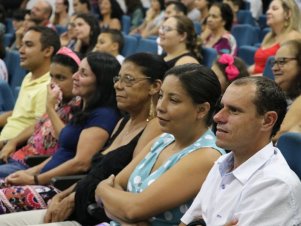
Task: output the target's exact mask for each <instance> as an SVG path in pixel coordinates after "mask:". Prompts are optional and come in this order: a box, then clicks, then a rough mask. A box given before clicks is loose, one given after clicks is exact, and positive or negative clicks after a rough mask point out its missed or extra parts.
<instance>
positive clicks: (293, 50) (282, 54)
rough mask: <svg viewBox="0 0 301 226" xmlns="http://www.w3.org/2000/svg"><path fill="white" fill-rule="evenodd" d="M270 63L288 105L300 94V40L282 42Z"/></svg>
mask: <svg viewBox="0 0 301 226" xmlns="http://www.w3.org/2000/svg"><path fill="white" fill-rule="evenodd" d="M272 65H273V67H272V70H273V73H274V76H275V81H276V83H277V84H278V85H279V86H280V87H281V89H282V90H283V91H284V92H285V94H286V98H287V101H288V104H289V105H290V104H291V103H292V102H293V101H294V100H295V99H296V98H297V97H298V96H299V95H300V94H301V40H300V39H299V40H291V41H288V42H285V43H283V44H282V45H281V47H280V49H278V51H277V52H276V55H275V60H274V61H273V62H272Z"/></svg>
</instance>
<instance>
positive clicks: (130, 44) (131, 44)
mask: <svg viewBox="0 0 301 226" xmlns="http://www.w3.org/2000/svg"><path fill="white" fill-rule="evenodd" d="M123 37H124V46H123V48H122V51H121V55H123V56H124V57H127V56H129V55H131V54H133V53H135V52H136V49H137V46H138V40H137V38H136V37H134V36H131V35H124V36H123Z"/></svg>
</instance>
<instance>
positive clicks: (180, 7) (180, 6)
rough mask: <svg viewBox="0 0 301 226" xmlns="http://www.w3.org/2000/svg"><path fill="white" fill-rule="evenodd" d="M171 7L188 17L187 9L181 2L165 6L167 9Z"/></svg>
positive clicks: (171, 2) (169, 3)
mask: <svg viewBox="0 0 301 226" xmlns="http://www.w3.org/2000/svg"><path fill="white" fill-rule="evenodd" d="M169 5H173V6H174V8H175V10H176V11H177V12H182V13H183V14H184V15H185V16H186V15H187V7H186V6H185V5H184V4H183V3H182V2H180V1H168V2H167V3H166V4H165V8H166V7H167V6H169Z"/></svg>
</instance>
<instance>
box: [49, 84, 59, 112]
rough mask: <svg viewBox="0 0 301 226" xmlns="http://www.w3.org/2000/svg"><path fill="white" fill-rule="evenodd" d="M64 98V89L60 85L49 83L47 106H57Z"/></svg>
mask: <svg viewBox="0 0 301 226" xmlns="http://www.w3.org/2000/svg"><path fill="white" fill-rule="evenodd" d="M61 100H62V91H61V89H60V88H59V87H58V85H56V84H54V83H51V84H49V85H47V108H53V109H54V108H55V107H56V105H57V104H58V103H59V102H60V101H61Z"/></svg>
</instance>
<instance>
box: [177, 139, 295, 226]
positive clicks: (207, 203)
mask: <svg viewBox="0 0 301 226" xmlns="http://www.w3.org/2000/svg"><path fill="white" fill-rule="evenodd" d="M300 164H301V163H300ZM232 167H233V154H232V153H229V154H227V155H224V156H221V157H220V158H219V159H218V160H217V161H216V163H215V165H214V166H213V168H212V169H211V171H210V172H209V174H208V176H207V178H206V180H205V182H204V184H203V186H202V188H201V190H200V192H199V193H198V195H197V196H196V198H195V200H194V202H193V203H192V205H191V207H190V208H189V210H188V211H187V212H186V214H185V215H184V216H183V217H182V219H181V221H182V222H183V223H185V224H188V223H190V222H192V221H194V220H197V219H200V218H203V219H204V220H205V222H206V224H207V226H220V225H225V224H226V223H227V222H229V221H230V220H231V219H234V218H236V219H238V225H242V226H251V225H252V226H253V225H256V226H277V225H279V226H280V225H281V226H293V225H301V182H300V180H299V178H298V177H297V175H296V174H295V173H294V172H293V171H292V170H291V169H290V168H289V166H288V164H287V162H286V161H285V159H284V157H283V155H282V154H281V152H280V151H279V150H278V149H277V148H275V147H273V145H272V143H270V144H268V145H267V146H265V147H264V148H263V149H261V150H260V151H259V152H257V153H256V154H255V155H253V156H252V157H251V158H249V159H248V160H247V161H246V162H244V163H243V164H242V165H240V166H239V167H238V168H236V169H235V170H233V171H231V169H232Z"/></svg>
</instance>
